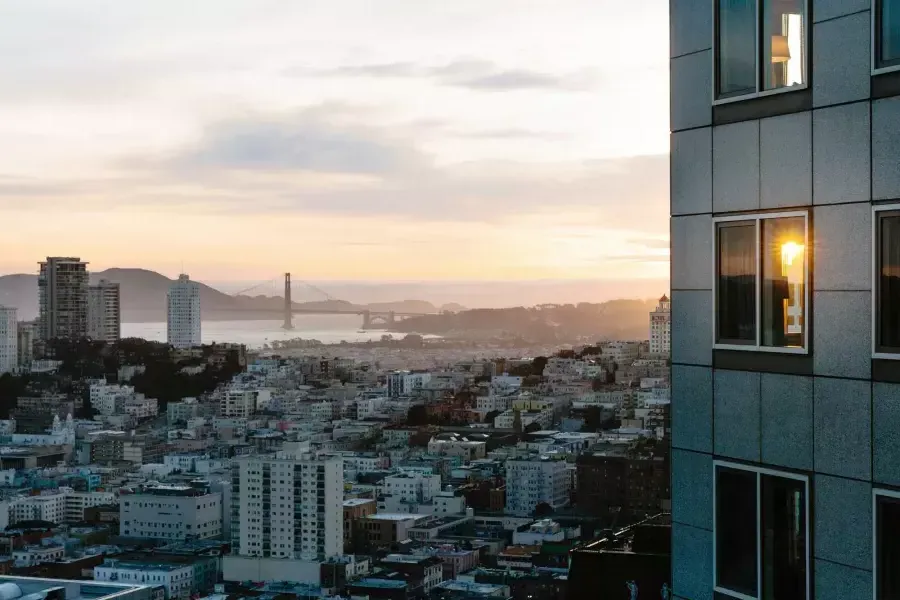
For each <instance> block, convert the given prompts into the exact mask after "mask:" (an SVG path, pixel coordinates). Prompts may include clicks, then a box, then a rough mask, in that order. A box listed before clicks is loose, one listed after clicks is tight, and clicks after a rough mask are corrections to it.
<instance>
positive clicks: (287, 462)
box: [231, 451, 344, 561]
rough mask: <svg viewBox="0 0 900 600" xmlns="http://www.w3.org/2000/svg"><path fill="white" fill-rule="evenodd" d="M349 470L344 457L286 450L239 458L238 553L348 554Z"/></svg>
mask: <svg viewBox="0 0 900 600" xmlns="http://www.w3.org/2000/svg"><path fill="white" fill-rule="evenodd" d="M343 471H344V466H343V461H342V460H341V458H340V457H339V456H331V457H327V458H324V459H321V460H319V459H316V458H315V457H313V456H312V455H311V454H304V453H302V452H294V451H281V452H278V453H277V454H276V455H251V456H243V457H240V458H237V459H235V460H234V461H233V462H232V467H231V484H232V492H231V498H232V504H231V548H232V553H233V554H237V555H240V556H245V557H261V558H273V559H297V560H302V561H316V560H325V559H327V558H330V557H332V556H340V555H342V554H343V552H344V527H343V525H344V523H343V516H344V508H343V500H344V490H343V481H344V480H343Z"/></svg>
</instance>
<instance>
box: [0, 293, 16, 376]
mask: <svg viewBox="0 0 900 600" xmlns="http://www.w3.org/2000/svg"><path fill="white" fill-rule="evenodd" d="M18 348H19V325H18V323H17V322H16V309H15V308H11V307H8V306H0V375H3V374H4V373H11V372H12V371H14V370H15V369H16V367H18V365H19V352H18Z"/></svg>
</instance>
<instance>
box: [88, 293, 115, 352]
mask: <svg viewBox="0 0 900 600" xmlns="http://www.w3.org/2000/svg"><path fill="white" fill-rule="evenodd" d="M87 317H88V325H87V334H88V337H89V338H91V339H93V340H98V341H102V342H107V343H112V342H117V341H119V338H120V337H121V336H122V303H121V298H120V293H119V284H118V283H113V282H111V281H107V280H106V279H101V280H100V281H98V282H97V284H96V285H91V286H88V311H87Z"/></svg>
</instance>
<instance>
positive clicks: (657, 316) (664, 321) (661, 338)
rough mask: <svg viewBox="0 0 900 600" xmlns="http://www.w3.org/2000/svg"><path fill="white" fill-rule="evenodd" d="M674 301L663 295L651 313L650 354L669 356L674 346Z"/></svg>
mask: <svg viewBox="0 0 900 600" xmlns="http://www.w3.org/2000/svg"><path fill="white" fill-rule="evenodd" d="M671 336H672V302H671V301H670V300H669V297H668V296H666V295H663V297H662V298H660V299H659V304H657V305H656V310H654V311H653V312H651V313H650V354H663V355H666V356H668V354H669V351H670V350H671V347H672V337H671Z"/></svg>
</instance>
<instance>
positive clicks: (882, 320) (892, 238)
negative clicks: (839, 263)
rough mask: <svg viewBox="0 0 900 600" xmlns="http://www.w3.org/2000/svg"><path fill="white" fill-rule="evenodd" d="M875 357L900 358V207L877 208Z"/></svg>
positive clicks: (874, 236)
mask: <svg viewBox="0 0 900 600" xmlns="http://www.w3.org/2000/svg"><path fill="white" fill-rule="evenodd" d="M874 224H875V231H874V235H873V240H874V244H875V296H874V298H873V301H874V304H875V306H874V310H873V313H874V315H875V321H874V332H873V336H872V338H873V342H874V350H875V356H876V357H881V358H900V206H893V207H890V206H889V207H876V208H875V219H874Z"/></svg>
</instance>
